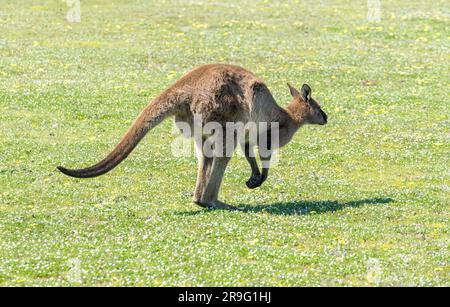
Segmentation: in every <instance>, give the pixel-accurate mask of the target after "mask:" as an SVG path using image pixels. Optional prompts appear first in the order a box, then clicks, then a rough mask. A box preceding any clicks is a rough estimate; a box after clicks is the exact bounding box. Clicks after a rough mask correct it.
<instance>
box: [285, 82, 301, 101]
mask: <svg viewBox="0 0 450 307" xmlns="http://www.w3.org/2000/svg"><path fill="white" fill-rule="evenodd" d="M287 86H288V87H289V91H291V95H292V97H294V98H297V97H300V93H299V92H298V91H297V89H296V88H295V87H293V86H292V85H290V84H289V83H288V84H287Z"/></svg>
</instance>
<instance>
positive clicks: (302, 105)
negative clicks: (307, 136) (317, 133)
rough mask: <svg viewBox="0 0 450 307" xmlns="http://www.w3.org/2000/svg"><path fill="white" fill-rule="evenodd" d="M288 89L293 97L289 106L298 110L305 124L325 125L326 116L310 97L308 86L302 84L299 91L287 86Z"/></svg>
mask: <svg viewBox="0 0 450 307" xmlns="http://www.w3.org/2000/svg"><path fill="white" fill-rule="evenodd" d="M288 87H289V90H290V91H291V95H292V97H293V101H292V103H291V104H292V105H295V106H296V107H297V108H299V111H300V113H301V114H302V117H303V118H304V120H305V122H306V123H309V124H317V125H325V124H326V123H327V118H328V116H327V114H325V112H324V111H322V108H321V107H320V105H319V104H318V103H317V101H316V100H314V98H312V97H311V92H312V90H311V88H310V87H309V85H308V84H303V86H302V89H301V90H300V91H298V90H297V89H296V88H294V87H292V86H291V85H290V84H288Z"/></svg>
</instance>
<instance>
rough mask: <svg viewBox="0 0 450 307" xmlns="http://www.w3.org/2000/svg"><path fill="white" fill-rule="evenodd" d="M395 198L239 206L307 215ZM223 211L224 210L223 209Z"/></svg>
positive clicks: (284, 213)
mask: <svg viewBox="0 0 450 307" xmlns="http://www.w3.org/2000/svg"><path fill="white" fill-rule="evenodd" d="M393 201H394V200H393V199H392V198H384V197H380V198H365V199H359V200H353V201H348V202H338V201H335V200H319V201H305V200H301V201H293V202H279V203H272V204H261V205H246V204H240V205H239V206H238V207H239V208H240V209H241V210H242V211H243V212H265V213H269V214H277V215H306V214H312V213H314V214H321V213H326V212H334V211H338V210H342V209H344V208H348V207H351V208H357V207H360V206H363V205H371V204H372V205H374V204H387V203H391V202H393ZM214 211H216V210H210V209H202V210H197V211H183V212H179V213H178V214H180V215H196V214H200V213H206V212H214ZM221 211H222V210H221Z"/></svg>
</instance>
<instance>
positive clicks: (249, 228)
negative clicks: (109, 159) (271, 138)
mask: <svg viewBox="0 0 450 307" xmlns="http://www.w3.org/2000/svg"><path fill="white" fill-rule="evenodd" d="M38 2H39V5H37V4H36V3H37V2H36V1H15V0H14V1H13V0H1V1H0V285H3V286H8V285H25V286H31V285H95V286H102V285H133V286H134V285H152V286H160V285H161V286H169V285H170V286H181V285H183V286H200V285H202V286H218V285H225V286H232V285H233V286H260V285H269V286H278V285H280V286H305V285H309V286H317V285H324V286H325V285H331V286H335V285H353V286H360V285H364V286H365V285H369V286H376V285H404V286H409V285H423V286H425V285H426V286H428V285H441V286H450V265H449V264H450V263H449V258H450V257H449V255H450V254H449V247H450V240H449V239H450V238H449V213H450V211H449V209H450V204H449V202H450V167H449V166H450V159H449V157H450V155H449V152H450V142H449V140H450V109H449V105H450V100H449V85H450V82H449V81H450V77H449V71H450V67H449V66H450V65H449V64H450V57H449V55H450V54H449V46H450V45H449V37H448V34H449V26H450V23H449V4H448V1H443V0H436V1H433V2H428V1H401V2H400V1H385V0H382V1H381V3H382V8H381V12H382V16H381V21H380V22H370V21H368V18H367V2H366V1H352V2H351V3H350V2H349V1H343V0H339V1H282V2H275V1H234V2H219V1H217V2H216V1H214V2H213V1H181V0H180V1H154V2H150V1H143V0H142V1H138V0H135V1H94V0H93V1H82V3H81V22H79V23H70V22H67V21H66V19H65V18H66V13H67V5H66V3H65V1H56V0H55V1H45V0H42V1H38ZM214 62H223V63H233V64H238V65H241V66H244V67H246V68H248V69H250V70H251V71H253V72H255V73H256V74H258V75H259V76H260V77H262V78H263V79H264V80H265V81H266V83H267V84H268V86H269V88H270V89H271V91H272V93H273V94H274V96H275V98H276V99H277V101H278V102H279V104H280V105H283V106H284V105H286V104H287V103H288V102H289V101H290V95H289V91H288V89H287V87H286V82H290V83H292V84H295V85H297V86H301V84H302V83H305V82H307V83H308V84H309V85H310V86H311V87H312V89H313V96H314V97H315V98H316V99H318V100H319V101H320V102H321V103H322V106H323V109H324V110H325V111H326V112H327V113H328V116H329V124H328V125H327V126H324V127H319V126H306V127H304V128H302V130H301V131H300V132H299V133H298V134H297V135H296V136H295V139H294V140H293V142H292V143H291V144H290V145H288V146H287V147H285V148H283V149H282V151H281V156H280V161H279V163H278V164H277V165H276V166H275V167H274V168H273V169H272V171H271V174H270V176H269V179H268V181H267V182H266V183H264V184H263V186H262V187H261V188H259V189H257V190H249V189H247V188H246V186H245V181H246V180H247V179H248V176H249V175H250V169H249V167H248V166H247V164H246V161H245V159H244V158H242V157H236V158H235V159H233V160H232V162H231V164H230V167H229V168H228V169H227V173H226V176H225V181H224V184H223V187H222V190H221V198H222V199H223V200H224V201H227V202H228V203H231V204H233V205H236V206H239V207H241V208H244V209H245V211H244V212H227V211H220V210H216V211H208V210H203V209H201V208H200V207H197V206H196V205H194V204H192V203H191V192H192V190H193V188H194V183H195V176H196V161H195V157H194V156H191V157H184V158H180V157H173V155H172V154H171V146H170V144H171V143H172V141H173V140H175V139H176V138H177V137H178V136H177V135H176V134H174V133H173V123H172V121H169V120H168V121H166V122H164V123H163V124H162V125H160V126H158V127H157V128H156V129H154V130H152V131H151V132H150V133H149V134H148V135H147V137H146V138H145V139H144V141H143V142H142V143H141V144H140V145H139V146H138V147H137V149H136V150H135V151H134V152H133V153H132V154H131V155H130V157H129V158H128V159H127V160H126V161H125V162H124V163H122V164H121V165H120V166H119V167H118V168H116V169H115V170H114V171H112V172H111V173H109V174H107V175H105V176H102V177H98V178H95V179H90V180H77V179H73V178H69V177H66V176H63V175H62V174H60V173H59V172H57V170H56V169H55V167H56V166H57V165H65V166H68V167H80V166H87V165H90V164H93V163H94V162H98V160H99V159H100V158H103V157H104V156H105V155H106V154H107V153H108V152H109V151H110V150H111V149H112V148H113V146H114V145H115V144H116V143H117V142H118V140H119V139H120V138H121V136H122V135H123V134H124V133H125V131H126V130H127V129H128V127H129V125H130V124H131V122H132V120H133V119H134V118H135V117H136V115H137V114H138V113H139V112H140V110H142V109H143V107H144V106H146V105H147V103H148V102H149V101H150V100H151V99H152V98H154V97H155V96H156V95H157V94H158V93H160V92H161V91H162V90H163V89H165V88H166V87H167V86H169V85H170V84H171V83H173V82H174V81H175V80H177V79H178V78H179V77H181V76H182V75H183V74H185V73H186V72H187V71H189V70H190V69H191V68H193V67H195V66H198V65H201V64H205V63H214Z"/></svg>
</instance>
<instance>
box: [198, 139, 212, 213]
mask: <svg viewBox="0 0 450 307" xmlns="http://www.w3.org/2000/svg"><path fill="white" fill-rule="evenodd" d="M195 151H196V154H197V163H198V169H197V182H196V184H195V191H194V203H196V204H197V205H199V206H202V207H208V206H207V205H206V204H204V203H202V201H201V198H202V195H203V193H204V192H205V189H206V184H207V183H208V179H209V174H210V172H211V167H212V162H213V158H211V157H207V156H206V155H205V153H204V152H203V142H202V141H200V140H198V141H196V142H195Z"/></svg>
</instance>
